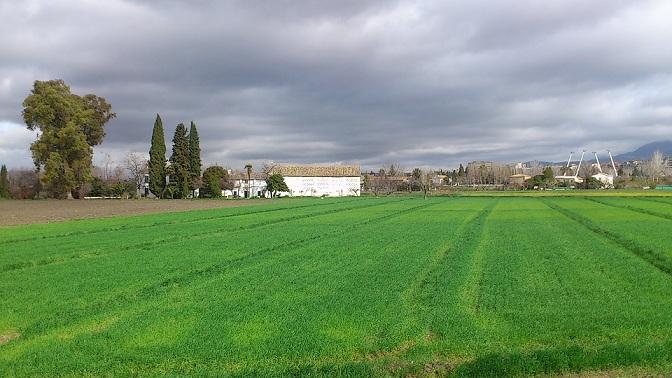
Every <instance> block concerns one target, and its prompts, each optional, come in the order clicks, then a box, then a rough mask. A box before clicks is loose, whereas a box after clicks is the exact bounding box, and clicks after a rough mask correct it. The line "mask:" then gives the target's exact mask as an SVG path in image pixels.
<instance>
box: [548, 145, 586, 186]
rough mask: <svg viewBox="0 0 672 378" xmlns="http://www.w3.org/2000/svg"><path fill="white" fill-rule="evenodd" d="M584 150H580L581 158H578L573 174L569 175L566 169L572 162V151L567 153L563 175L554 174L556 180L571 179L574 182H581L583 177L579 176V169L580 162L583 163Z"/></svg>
mask: <svg viewBox="0 0 672 378" xmlns="http://www.w3.org/2000/svg"><path fill="white" fill-rule="evenodd" d="M585 153H586V150H583V151H581V159H579V165H578V166H577V167H576V172H574V175H571V176H570V175H569V174H568V173H569V172H568V171H569V168H570V165H571V164H572V156H573V155H574V152H570V153H569V159H567V171H566V172H565V174H564V175H561V176H555V178H556V179H557V180H572V181H574V182H576V183H582V182H583V179H582V178H581V177H579V171H580V170H581V163H583V156H584V155H585Z"/></svg>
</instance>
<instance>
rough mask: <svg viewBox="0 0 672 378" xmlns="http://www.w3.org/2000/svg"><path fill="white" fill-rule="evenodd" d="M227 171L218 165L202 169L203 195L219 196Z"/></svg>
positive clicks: (223, 187)
mask: <svg viewBox="0 0 672 378" xmlns="http://www.w3.org/2000/svg"><path fill="white" fill-rule="evenodd" d="M227 177H228V173H227V172H226V170H225V169H224V168H222V167H220V166H218V165H213V166H211V167H208V168H206V169H205V171H203V187H202V188H201V193H199V194H200V195H201V196H203V197H211V198H215V197H220V196H221V195H222V190H223V189H225V188H226V181H227V180H226V179H227Z"/></svg>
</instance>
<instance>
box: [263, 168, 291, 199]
mask: <svg viewBox="0 0 672 378" xmlns="http://www.w3.org/2000/svg"><path fill="white" fill-rule="evenodd" d="M266 190H268V191H270V192H271V197H275V196H276V195H277V193H278V192H289V187H287V183H285V178H284V177H282V175H281V174H279V173H274V174H272V175H270V176H268V178H267V179H266Z"/></svg>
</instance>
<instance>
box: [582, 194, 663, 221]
mask: <svg viewBox="0 0 672 378" xmlns="http://www.w3.org/2000/svg"><path fill="white" fill-rule="evenodd" d="M584 199H586V200H588V201H592V202H595V203H599V204H600V205H605V206H611V207H615V208H617V209H625V210H630V211H634V212H636V213H640V214H646V215H651V216H654V217H658V218H663V219H667V220H672V214H663V213H659V212H657V211H652V210H647V209H642V208H639V207H635V206H630V205H622V204H616V203H610V202H604V201H601V200H599V199H596V198H589V197H585V198H584Z"/></svg>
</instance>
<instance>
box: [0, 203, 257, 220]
mask: <svg viewBox="0 0 672 378" xmlns="http://www.w3.org/2000/svg"><path fill="white" fill-rule="evenodd" d="M269 202H270V201H269V200H193V201H192V200H151V199H142V200H63V201H58V200H35V201H32V200H24V201H0V226H13V225H20V224H33V223H48V222H55V221H63V220H69V219H84V218H100V217H109V216H114V215H140V214H147V213H162V212H171V211H187V210H198V209H213V208H224V207H237V206H250V205H259V204H263V203H269Z"/></svg>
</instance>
